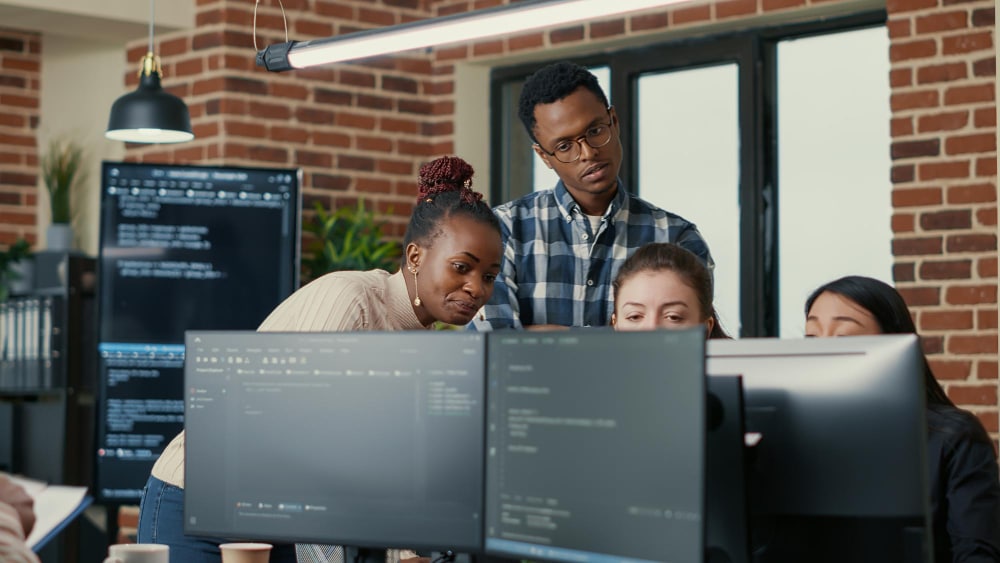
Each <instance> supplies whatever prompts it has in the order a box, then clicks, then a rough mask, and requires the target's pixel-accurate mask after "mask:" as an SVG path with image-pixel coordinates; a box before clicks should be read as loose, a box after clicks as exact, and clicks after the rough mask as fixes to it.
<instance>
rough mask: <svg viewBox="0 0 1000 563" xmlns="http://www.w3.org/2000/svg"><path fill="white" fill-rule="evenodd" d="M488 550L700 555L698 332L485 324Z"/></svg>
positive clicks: (570, 556) (543, 554) (590, 555)
mask: <svg viewBox="0 0 1000 563" xmlns="http://www.w3.org/2000/svg"><path fill="white" fill-rule="evenodd" d="M487 378H488V410H487V429H486V447H487V454H486V519H485V525H486V534H485V550H486V552H487V554H489V555H495V556H500V557H511V558H516V559H548V560H554V561H572V562H595V561H596V562H604V561H700V560H701V559H702V555H703V552H704V523H703V513H704V505H705V499H704V468H705V378H704V330H691V331H657V332H635V333H625V332H617V333H616V332H606V331H603V330H597V329H594V330H581V331H571V332H559V333H534V332H495V333H491V334H489V355H488V359H487Z"/></svg>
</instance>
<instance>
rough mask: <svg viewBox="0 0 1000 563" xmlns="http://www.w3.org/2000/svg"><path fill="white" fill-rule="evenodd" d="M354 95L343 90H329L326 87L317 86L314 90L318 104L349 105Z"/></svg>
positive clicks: (314, 96) (314, 97)
mask: <svg viewBox="0 0 1000 563" xmlns="http://www.w3.org/2000/svg"><path fill="white" fill-rule="evenodd" d="M353 98H354V96H353V95H352V94H351V93H350V92H345V91H343V90H329V89H326V88H316V89H315V90H314V91H313V99H314V100H316V103H318V104H330V105H335V106H349V105H351V101H352V100H353Z"/></svg>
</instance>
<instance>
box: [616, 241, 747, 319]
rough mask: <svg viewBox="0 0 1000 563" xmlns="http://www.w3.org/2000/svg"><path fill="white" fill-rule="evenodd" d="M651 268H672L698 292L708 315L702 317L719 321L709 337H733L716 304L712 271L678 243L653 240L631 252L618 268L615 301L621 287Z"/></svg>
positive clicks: (665, 269) (671, 269)
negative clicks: (725, 325) (717, 310)
mask: <svg viewBox="0 0 1000 563" xmlns="http://www.w3.org/2000/svg"><path fill="white" fill-rule="evenodd" d="M649 271H652V272H659V271H669V272H674V273H675V274H677V275H678V276H680V278H681V280H683V281H684V283H685V284H686V285H687V286H688V287H690V288H691V289H693V290H694V292H695V293H696V294H697V295H698V305H699V306H700V307H701V312H702V314H703V315H704V318H703V319H701V320H703V321H704V320H706V319H708V318H712V319H713V320H714V321H715V322H714V323H713V326H712V332H711V333H710V334H709V335H708V337H709V338H729V335H728V334H726V331H725V330H724V329H723V328H722V324H721V323H720V322H719V316H718V315H717V314H716V312H715V305H713V304H712V302H713V301H714V298H715V290H714V288H713V283H712V274H711V273H710V272H709V271H708V268H706V267H705V264H703V263H702V261H701V259H700V258H698V256H697V255H695V254H694V253H693V252H691V251H689V250H687V249H686V248H682V247H680V246H677V245H676V244H671V243H669V242H651V243H648V244H644V245H642V246H640V247H639V249H638V250H636V251H635V252H634V253H633V254H632V255H631V256H629V257H628V258H627V259H626V260H625V263H624V264H622V267H621V268H620V269H619V270H618V274H617V275H616V276H615V281H613V282H611V287H612V291H613V292H614V293H613V294H614V298H615V302H617V301H618V291H619V290H621V288H622V286H623V285H625V282H627V281H628V280H629V278H631V277H632V276H634V275H636V274H638V273H640V272H649Z"/></svg>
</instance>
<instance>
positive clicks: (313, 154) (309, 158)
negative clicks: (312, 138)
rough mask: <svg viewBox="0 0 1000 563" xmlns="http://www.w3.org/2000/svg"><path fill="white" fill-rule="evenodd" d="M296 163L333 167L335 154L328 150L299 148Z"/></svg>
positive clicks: (296, 153)
mask: <svg viewBox="0 0 1000 563" xmlns="http://www.w3.org/2000/svg"><path fill="white" fill-rule="evenodd" d="M295 164H297V165H299V166H315V167H317V168H331V167H332V166H333V156H332V155H331V154H330V153H327V152H317V151H306V150H297V151H295Z"/></svg>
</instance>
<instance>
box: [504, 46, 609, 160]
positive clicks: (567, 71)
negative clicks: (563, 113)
mask: <svg viewBox="0 0 1000 563" xmlns="http://www.w3.org/2000/svg"><path fill="white" fill-rule="evenodd" d="M580 87H583V88H586V89H587V90H590V91H591V92H593V93H594V95H595V96H597V99H598V100H600V101H601V103H603V104H604V107H608V106H609V104H608V97H607V96H605V95H604V90H601V85H600V83H598V82H597V77H596V76H594V74H593V73H591V72H590V71H589V70H587V69H586V68H584V67H582V66H580V65H578V64H575V63H570V62H560V63H553V64H550V65H548V66H546V67H542V68H540V69H538V70H537V71H535V73H534V74H532V75H531V76H529V77H528V79H527V80H526V81H525V82H524V87H522V88H521V97H520V99H519V100H518V104H517V115H518V117H520V118H521V123H523V124H524V128H525V129H527V130H528V136H529V137H531V140H532V141H535V142H537V141H538V139H536V138H535V124H536V122H535V106H537V105H539V104H551V103H553V102H558V101H559V100H561V99H563V98H565V97H566V96H569V95H570V94H572V93H573V92H576V90H577V89H578V88H580Z"/></svg>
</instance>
